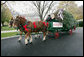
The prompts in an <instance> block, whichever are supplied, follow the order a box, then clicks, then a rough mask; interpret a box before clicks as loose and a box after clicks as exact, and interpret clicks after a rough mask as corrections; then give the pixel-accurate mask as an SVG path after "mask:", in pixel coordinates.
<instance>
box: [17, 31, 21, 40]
mask: <svg viewBox="0 0 84 57" xmlns="http://www.w3.org/2000/svg"><path fill="white" fill-rule="evenodd" d="M21 39H22V32H21V31H20V37H19V39H18V41H21Z"/></svg>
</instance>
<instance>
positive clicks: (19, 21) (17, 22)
mask: <svg viewBox="0 0 84 57" xmlns="http://www.w3.org/2000/svg"><path fill="white" fill-rule="evenodd" d="M25 21H27V20H26V19H25V18H23V17H21V16H16V18H15V19H14V21H13V27H18V26H19V25H23V24H24V23H25Z"/></svg>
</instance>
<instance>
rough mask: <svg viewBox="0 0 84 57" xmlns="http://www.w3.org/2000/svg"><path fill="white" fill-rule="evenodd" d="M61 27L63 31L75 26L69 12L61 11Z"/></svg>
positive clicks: (75, 23) (74, 21)
mask: <svg viewBox="0 0 84 57" xmlns="http://www.w3.org/2000/svg"><path fill="white" fill-rule="evenodd" d="M63 16H64V18H63V21H62V22H63V26H64V28H65V29H73V28H74V26H77V21H76V20H75V18H74V17H73V15H72V14H71V13H70V12H67V11H65V10H64V11H63Z"/></svg>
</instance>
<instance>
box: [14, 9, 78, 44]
mask: <svg viewBox="0 0 84 57" xmlns="http://www.w3.org/2000/svg"><path fill="white" fill-rule="evenodd" d="M62 14H63V15H62ZM57 15H58V17H60V18H58V17H57V18H55V19H53V18H52V20H51V21H49V22H47V21H38V22H31V21H27V20H26V19H25V18H23V17H21V16H17V17H16V19H15V20H14V21H13V26H14V27H17V28H18V29H19V30H20V38H19V40H21V38H22V36H21V35H22V32H24V33H25V44H27V43H28V41H27V40H28V39H29V37H30V38H31V39H30V42H32V37H31V34H32V32H36V33H37V32H40V31H41V32H43V40H45V37H46V34H47V32H52V33H54V34H55V36H56V37H55V38H57V37H59V32H65V31H66V32H68V31H69V32H70V34H72V29H74V30H75V29H76V26H77V23H76V20H75V19H74V18H73V16H72V14H69V13H67V12H66V11H61V10H60V11H58V14H57ZM27 38H28V39H27Z"/></svg>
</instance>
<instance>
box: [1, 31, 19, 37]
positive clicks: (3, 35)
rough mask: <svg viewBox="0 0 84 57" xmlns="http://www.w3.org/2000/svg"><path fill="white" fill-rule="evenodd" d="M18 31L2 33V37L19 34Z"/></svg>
mask: <svg viewBox="0 0 84 57" xmlns="http://www.w3.org/2000/svg"><path fill="white" fill-rule="evenodd" d="M17 33H18V32H8V33H1V38H2V37H9V36H15V35H17Z"/></svg>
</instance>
